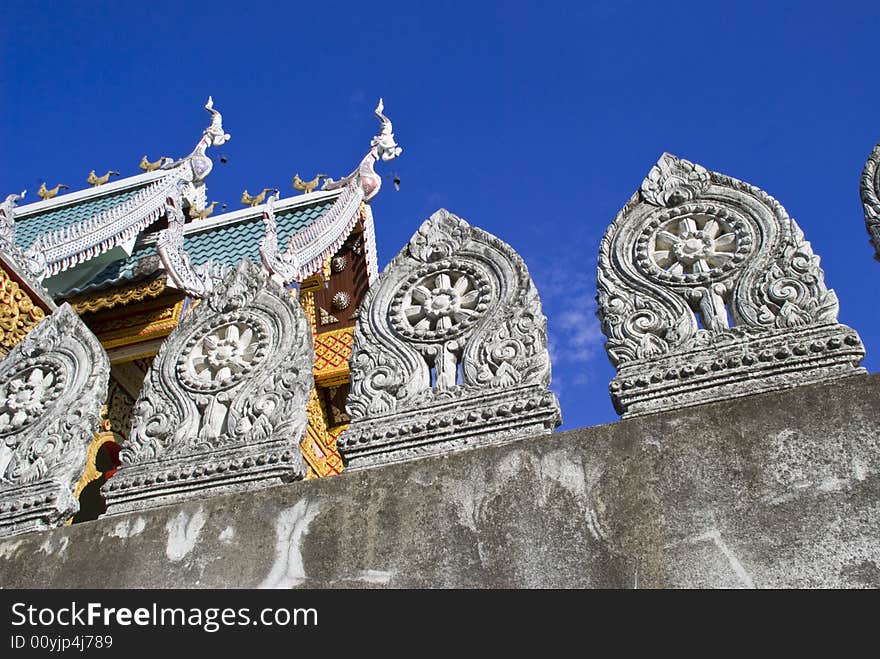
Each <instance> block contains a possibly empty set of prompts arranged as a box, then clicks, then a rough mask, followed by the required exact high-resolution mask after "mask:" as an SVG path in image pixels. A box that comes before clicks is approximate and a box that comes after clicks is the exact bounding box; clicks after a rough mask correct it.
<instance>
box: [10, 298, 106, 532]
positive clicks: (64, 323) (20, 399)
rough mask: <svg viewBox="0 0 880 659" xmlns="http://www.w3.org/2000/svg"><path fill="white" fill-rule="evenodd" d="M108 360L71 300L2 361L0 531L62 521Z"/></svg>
mask: <svg viewBox="0 0 880 659" xmlns="http://www.w3.org/2000/svg"><path fill="white" fill-rule="evenodd" d="M109 377H110V363H109V360H108V359H107V354H106V353H105V352H104V349H103V348H102V347H101V344H100V343H99V342H98V340H97V339H96V338H95V336H94V335H93V334H92V333H91V332H90V331H89V329H88V328H87V327H86V326H85V325H84V324H83V322H82V321H81V320H80V319H79V316H77V314H76V312H75V311H74V310H73V309H72V308H71V307H70V305H67V304H65V305H62V306H61V307H59V308H58V309H57V310H55V311H54V312H53V313H52V314H51V315H50V316H48V317H47V318H45V319H43V320H42V321H41V322H40V324H39V325H37V327H35V328H34V329H33V330H32V331H31V332H30V333H29V334H28V335H27V336H26V337H25V338H24V339H23V340H22V341H21V343H19V344H18V345H17V346H15V348H13V349H12V351H11V352H10V353H9V355H7V356H6V357H5V358H4V359H3V360H0V535H14V534H18V533H25V532H28V531H36V530H45V529H48V528H52V527H55V526H60V525H61V524H63V523H64V522H65V521H66V520H67V519H68V518H69V517H70V516H71V515H73V514H74V513H75V512H76V511H77V510H78V509H79V504H78V503H77V500H76V498H75V497H74V494H73V491H74V486H75V485H76V481H77V479H78V478H79V476H80V474H81V473H82V471H83V467H84V466H85V462H86V453H87V450H88V446H89V443H90V442H91V440H92V437H93V436H94V433H95V432H96V431H97V430H98V426H99V421H100V413H101V407H102V406H103V403H104V400H105V398H106V396H107V382H108V379H109Z"/></svg>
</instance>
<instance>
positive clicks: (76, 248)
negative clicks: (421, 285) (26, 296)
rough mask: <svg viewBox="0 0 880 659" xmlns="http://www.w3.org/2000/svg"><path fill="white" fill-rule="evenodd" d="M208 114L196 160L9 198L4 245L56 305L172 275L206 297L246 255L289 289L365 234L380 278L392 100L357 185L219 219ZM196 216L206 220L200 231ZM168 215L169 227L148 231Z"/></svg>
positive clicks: (220, 140) (352, 178)
mask: <svg viewBox="0 0 880 659" xmlns="http://www.w3.org/2000/svg"><path fill="white" fill-rule="evenodd" d="M205 109H206V110H207V111H208V112H209V114H210V115H211V124H210V126H208V128H206V129H205V130H204V131H203V133H202V137H201V139H200V140H199V141H198V143H197V144H196V146H195V148H194V149H193V151H192V152H191V153H190V154H189V155H188V156H186V157H185V158H182V159H180V160H176V161H174V160H171V159H170V158H163V159H161V161H159V162H157V163H149V162H148V161H146V156H144V161H146V162H144V163H142V165H141V167H142V168H145V169H148V168H152V166H153V165H155V166H157V167H158V169H155V170H153V171H149V172H147V173H144V174H138V175H136V176H131V177H126V178H122V179H119V180H116V181H113V182H112V183H109V182H108V183H104V184H101V183H100V181H101V180H106V179H107V178H108V177H109V176H110V173H111V172H108V173H107V174H106V175H105V176H102V177H96V176H95V174H94V172H92V174H91V175H90V176H89V182H91V183H93V184H94V185H95V187H92V188H89V189H86V190H79V191H77V192H72V193H69V194H62V195H58V196H56V197H54V198H51V199H45V200H43V201H39V202H36V203H32V204H26V205H23V206H16V204H17V202H18V201H19V200H21V198H22V197H23V196H24V194H25V193H24V192H22V193H21V194H20V195H19V194H12V195H9V196H8V197H7V198H6V200H5V201H4V202H3V203H2V204H0V247H2V248H3V249H5V250H6V252H8V253H9V254H10V256H11V258H14V259H16V260H17V262H18V264H19V265H20V266H21V268H22V269H23V270H26V271H27V272H28V273H29V274H30V275H31V276H33V277H34V278H35V279H36V280H37V281H38V282H40V283H41V284H42V285H43V286H44V287H45V288H46V289H47V290H48V292H49V293H50V294H52V295H54V296H62V297H64V296H69V295H71V294H75V293H82V292H84V291H87V290H95V289H97V288H104V287H107V286H112V285H114V284H116V283H121V282H123V281H131V280H136V279H139V278H141V277H143V276H146V275H151V274H153V273H155V272H157V271H159V270H165V271H166V272H167V274H168V284H169V285H171V286H174V287H177V288H180V289H182V290H184V291H185V292H186V293H187V294H188V295H191V296H195V297H201V296H203V295H204V294H205V293H207V292H208V291H210V290H211V288H212V286H213V283H214V282H215V281H217V280H218V277H220V276H221V275H222V272H223V268H224V267H233V266H235V265H237V263H238V262H239V261H240V260H241V259H242V258H243V257H249V258H250V259H251V260H252V261H256V260H257V258H256V257H257V256H259V257H260V261H261V262H262V264H263V266H264V267H265V268H266V269H267V270H269V272H270V273H271V274H272V276H273V277H274V278H275V279H277V280H281V281H283V282H284V283H290V282H293V281H303V280H304V279H306V278H307V277H309V276H311V275H313V274H315V273H317V272H319V271H321V269H322V267H323V264H324V263H325V262H326V259H328V258H329V257H330V256H332V255H333V253H335V251H336V250H337V249H338V248H339V247H340V246H341V245H342V243H343V242H344V240H345V239H346V238H347V237H348V235H349V234H350V233H351V232H352V231H353V230H354V229H355V227H356V226H358V225H360V226H361V228H362V229H363V231H364V235H365V238H364V240H365V248H366V250H367V251H368V253H370V254H371V255H372V256H373V258H372V259H370V260H369V261H368V275H369V277H370V280H372V279H373V278H374V277H375V276H376V274H377V273H376V263H375V237H374V232H373V231H374V230H373V225H372V215H371V214H370V212H369V210H368V207H366V206H365V204H367V203H369V201H370V199H372V198H373V197H374V196H375V195H376V193H377V192H378V191H379V188H380V186H381V184H382V181H381V177H380V176H379V175H378V174H376V172H375V170H374V169H373V165H374V163H375V162H377V161H379V160H382V161H388V160H393V159H394V158H396V157H397V156H398V155H399V154H400V152H401V150H402V149H401V147H400V146H398V145H397V143H396V142H395V141H394V134H393V132H392V127H391V121H390V120H389V119H388V117H386V116H385V115H384V114H383V110H384V104H383V103H382V100H381V99H380V100H379V104H378V106H377V107H376V109H375V111H374V114H375V115H376V118H377V119H378V120H379V122H380V124H381V129H380V132H379V134H377V135H376V136H375V137H374V138H373V139H372V140H371V142H370V149H369V151H368V152H367V154H366V155H365V156H364V158H363V159H362V160H361V163H360V165H359V166H358V167H357V168H356V169H355V170H354V171H353V172H352V173H351V174H349V175H348V176H345V177H343V178H341V179H339V180H338V181H336V180H333V179H332V178H326V180H325V181H324V185H323V186H322V189H321V191H314V185H317V180H316V181H315V183H314V184H313V187H311V188H308V187H298V188H297V189H300V190H304V191H307V190H312V191H310V192H307V194H304V195H302V196H297V197H291V198H288V199H284V200H281V199H279V198H278V192H277V190H276V192H275V194H274V195H271V196H270V197H269V199H268V200H267V201H266V203H265V204H261V205H259V206H252V207H248V208H244V209H242V210H239V211H235V212H231V213H226V214H224V215H220V216H217V217H207V218H204V219H201V218H199V215H200V214H201V215H204V214H206V213H207V214H210V211H205V210H204V209H205V200H206V191H205V177H206V176H207V175H208V174H209V173H210V172H211V169H212V168H213V163H212V162H211V159H210V158H209V157H208V156H207V155H206V150H207V149H208V148H209V147H211V146H219V145H222V144H224V143H225V142H226V141H227V140H229V139H230V135H229V134H228V133H225V132H224V130H223V123H222V115H221V114H220V112H219V111H218V110H216V109H215V108H214V102H213V100H212V99H211V98H210V97H209V98H208V102H207V103H206V104H205ZM297 183H299V184H300V185H303V182H302V181H299V182H297V181H294V185H295V186H296V185H297ZM267 191H268V190H264V191H263V193H262V195H260V198H261V199H262V198H263V197H265V194H266V192H267ZM45 192H46V191H45V188H44V187H43V188H41V193H43V194H45ZM55 192H57V189H56V190H55ZM246 196H247V195H246V194H245V195H243V196H242V200H243V201H247V200H246V199H245V197H246ZM211 208H213V205H212V207H211ZM190 215H191V217H192V218H195V219H192V220H191V221H190V217H188V216H190ZM163 217H164V219H165V220H166V222H167V224H166V226H167V227H168V228H167V229H164V230H162V231H160V232H159V233H151V232H150V231H146V230H147V229H148V228H149V227H150V226H151V225H155V224H156V223H157V221H158V220H160V218H163ZM282 245H284V247H282Z"/></svg>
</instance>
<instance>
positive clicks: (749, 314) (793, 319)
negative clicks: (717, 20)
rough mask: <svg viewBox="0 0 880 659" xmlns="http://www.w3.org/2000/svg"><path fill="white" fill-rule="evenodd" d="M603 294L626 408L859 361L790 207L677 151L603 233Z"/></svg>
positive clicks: (633, 410)
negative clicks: (784, 206) (695, 162)
mask: <svg viewBox="0 0 880 659" xmlns="http://www.w3.org/2000/svg"><path fill="white" fill-rule="evenodd" d="M598 302H599V309H598V315H599V318H600V320H601V321H602V331H603V332H604V333H605V336H606V337H607V338H608V340H607V342H606V344H605V348H606V350H607V352H608V357H609V359H610V360H611V362H612V364H614V366H615V367H616V368H617V376H616V377H615V378H614V379H613V380H612V381H611V385H610V390H611V398H612V400H613V402H614V406H615V408H616V409H617V411H618V412H619V413H620V414H621V415H622V416H624V417H627V416H635V415H639V414H647V413H651V412H657V411H660V410H665V409H674V408H679V407H685V406H688V405H696V404H699V403H705V402H708V401H713V400H719V399H724V398H732V397H736V396H745V395H749V394H754V393H758V392H762V391H771V390H775V389H783V388H788V387H793V386H798V385H802V384H808V383H812V382H819V381H823V380H830V379H834V378H838V377H844V376H848V375H855V374H857V373H861V372H864V369H861V368H859V367H858V364H859V363H860V362H861V360H862V358H863V357H864V354H865V351H864V347H863V346H862V342H861V340H860V338H859V336H858V334H857V333H856V332H855V331H854V330H852V329H851V328H849V327H847V326H845V325H841V324H839V323H838V322H837V311H838V303H837V296H836V295H835V294H834V291H832V290H829V289H828V288H826V286H825V283H824V275H823V272H822V270H821V268H820V267H819V257H817V256H815V255H814V254H813V251H812V248H811V247H810V243H809V242H807V241H806V240H804V235H803V233H802V231H801V230H800V228H799V227H798V225H797V223H796V222H795V221H794V220H793V219H792V218H790V217H789V216H788V214H787V213H786V211H785V209H784V208H783V207H782V205H780V204H779V202H777V201H776V200H775V199H773V198H772V197H771V196H770V195H768V194H767V193H765V192H764V191H762V190H759V189H758V188H756V187H754V186H752V185H749V184H748V183H743V182H742V181H738V180H736V179H732V178H730V177H727V176H724V175H722V174H718V173H715V172H709V171H707V170H706V169H704V168H703V167H701V166H700V165H697V164H694V163H691V162H689V161H687V160H682V159H679V158H677V157H675V156H672V155H670V154H663V156H662V157H661V158H660V160H659V162H658V163H657V164H656V165H655V166H654V167H653V168H652V169H651V171H650V172H649V173H648V176H647V178H645V180H644V182H643V183H642V187H641V190H640V191H638V192H637V193H636V194H635V195H634V196H633V197H632V199H630V201H629V202H627V204H626V206H624V207H623V209H622V210H621V211H620V213H619V214H618V215H617V217H616V218H615V219H614V222H613V223H612V224H611V226H610V227H609V228H608V230H607V231H606V233H605V236H604V237H603V239H602V242H601V246H600V251H599V272H598Z"/></svg>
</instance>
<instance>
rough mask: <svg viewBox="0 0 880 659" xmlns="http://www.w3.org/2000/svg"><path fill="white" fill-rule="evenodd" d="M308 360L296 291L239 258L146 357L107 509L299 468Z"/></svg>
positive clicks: (273, 477) (285, 476) (260, 481)
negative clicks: (152, 355)
mask: <svg viewBox="0 0 880 659" xmlns="http://www.w3.org/2000/svg"><path fill="white" fill-rule="evenodd" d="M313 361H314V354H313V350H312V339H311V332H310V330H309V326H308V321H307V319H306V317H305V314H304V313H303V311H302V309H301V308H300V306H299V304H298V303H297V301H296V299H295V298H293V297H291V295H290V294H289V293H288V291H286V290H285V289H284V288H283V287H281V286H280V285H279V284H277V283H276V282H274V281H272V280H271V279H270V278H269V275H268V273H267V272H266V271H265V270H263V269H262V268H260V267H259V266H256V265H253V264H251V263H250V262H249V261H247V260H244V261H243V262H242V263H241V265H240V266H239V267H238V269H237V270H235V271H233V272H230V273H229V274H228V275H227V276H226V278H225V279H224V280H223V281H222V282H220V283H219V284H218V285H216V286H215V287H214V288H213V290H212V291H211V293H210V294H209V295H208V296H207V297H206V298H205V299H204V300H203V301H202V303H201V304H199V305H198V306H197V307H196V308H195V309H193V310H192V311H191V312H190V313H189V314H188V315H187V316H186V318H184V320H183V321H182V322H181V323H180V325H179V326H178V327H177V328H176V329H175V330H174V331H173V332H172V333H171V335H170V336H169V337H168V339H167V340H166V341H165V343H164V344H163V345H162V347H161V348H160V350H159V354H158V355H157V356H156V359H155V360H154V361H153V364H152V366H151V368H150V372H149V373H148V374H147V377H146V380H145V381H144V388H143V390H142V391H141V395H140V397H139V398H138V401H137V403H136V405H135V408H134V412H133V415H132V427H131V433H130V436H129V440H128V442H126V444H125V446H124V447H123V450H122V453H121V460H122V466H121V468H120V469H119V471H118V472H117V473H116V475H115V476H114V477H113V479H112V480H110V481H108V482H107V484H106V485H105V486H104V493H105V494H106V497H107V511H108V513H118V512H124V511H128V510H137V509H144V508H149V507H153V506H159V505H164V504H167V503H170V502H174V501H180V500H183V499H188V498H192V497H194V496H204V495H205V494H214V493H221V492H230V491H240V490H247V489H255V488H259V487H266V486H269V485H275V484H279V483H283V482H288V481H291V480H296V479H298V478H302V476H303V475H304V474H305V464H304V462H303V459H302V454H301V453H300V450H299V443H300V441H301V440H302V437H303V435H304V433H305V431H306V422H307V419H306V403H307V402H308V398H309V392H310V391H311V389H312V385H313V379H312V364H313Z"/></svg>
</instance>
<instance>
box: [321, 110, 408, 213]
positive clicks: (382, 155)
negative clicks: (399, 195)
mask: <svg viewBox="0 0 880 659" xmlns="http://www.w3.org/2000/svg"><path fill="white" fill-rule="evenodd" d="M384 112H385V103H384V102H383V100H382V99H381V98H380V99H379V104H378V105H377V106H376V109H375V110H373V113H374V114H375V115H376V118H377V119H378V120H379V123H380V124H381V126H382V127H381V129H380V130H379V134H378V135H376V136H375V137H374V138H373V139H372V140H370V150H369V151H368V152H367V155H365V156H364V158H363V160H361V163H360V165H358V167H357V169H355V170H354V171H353V172H352V173H351V174H349V175H348V176H346V177H344V178H341V179H339V180H338V181H334V180H333V179H332V178H328V179H326V180H325V181H324V185H322V186H321V189H322V190H336V189H338V188H341V187H344V186H348V185H353V186H356V187H357V188H359V189H360V191H361V192H362V194H363V201H364V202H369V201H370V200H371V199H372V198H373V197H375V196H376V194H377V193H378V192H379V188H381V187H382V177H381V176H380V175H379V174H377V173H376V170H375V169H374V168H373V166H374V165H375V163H376V162H377V161H378V160H382V161H383V162H388V161H390V160H394V159H395V158H397V156H399V155H400V154H401V153H402V152H403V147H401V146H399V145H398V144H397V142H395V141H394V132H393V130H392V125H391V120H390V119H389V118H388V117H386V116H385V114H384Z"/></svg>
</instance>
